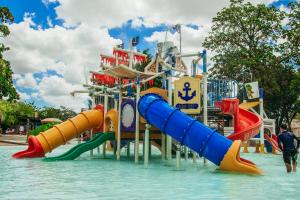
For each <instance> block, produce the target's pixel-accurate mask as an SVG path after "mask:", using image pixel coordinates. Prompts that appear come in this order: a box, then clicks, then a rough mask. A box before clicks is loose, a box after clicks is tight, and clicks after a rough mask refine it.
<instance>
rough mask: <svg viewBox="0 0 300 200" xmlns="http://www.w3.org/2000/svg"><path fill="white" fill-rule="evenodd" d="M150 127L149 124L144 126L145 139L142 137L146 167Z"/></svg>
mask: <svg viewBox="0 0 300 200" xmlns="http://www.w3.org/2000/svg"><path fill="white" fill-rule="evenodd" d="M150 127H151V125H150V124H146V129H145V137H144V140H145V142H144V144H145V145H144V165H145V166H148V164H149V128H150Z"/></svg>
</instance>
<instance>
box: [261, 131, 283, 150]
mask: <svg viewBox="0 0 300 200" xmlns="http://www.w3.org/2000/svg"><path fill="white" fill-rule="evenodd" d="M264 138H265V139H266V140H267V141H268V142H269V143H270V144H271V145H272V148H273V149H275V150H277V151H279V152H280V151H281V149H280V148H279V146H278V142H277V136H276V135H274V134H272V137H270V136H269V135H268V134H264Z"/></svg>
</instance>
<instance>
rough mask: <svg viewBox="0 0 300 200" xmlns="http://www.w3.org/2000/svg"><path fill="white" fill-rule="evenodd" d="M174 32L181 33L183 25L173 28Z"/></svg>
mask: <svg viewBox="0 0 300 200" xmlns="http://www.w3.org/2000/svg"><path fill="white" fill-rule="evenodd" d="M172 28H173V30H175V31H176V32H177V33H180V32H181V25H180V24H176V25H175V26H173V27H172Z"/></svg>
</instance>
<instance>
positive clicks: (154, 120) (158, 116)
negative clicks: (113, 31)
mask: <svg viewBox="0 0 300 200" xmlns="http://www.w3.org/2000/svg"><path fill="white" fill-rule="evenodd" d="M138 108H139V112H140V114H141V116H142V117H144V118H145V119H146V120H147V121H148V123H150V124H151V125H153V126H155V127H157V128H159V129H160V130H161V131H162V132H164V133H166V134H168V135H170V136H171V137H173V138H174V139H175V140H177V141H178V142H180V143H181V144H184V145H186V146H187V147H189V148H190V149H192V150H194V151H195V152H197V153H199V155H200V156H204V157H205V158H207V159H208V160H210V161H211V162H213V163H214V164H216V165H218V166H220V169H222V170H224V171H232V172H240V173H249V174H262V171H261V170H260V169H258V168H257V167H256V165H255V164H254V163H252V162H250V161H248V160H246V159H243V158H240V156H239V151H240V146H241V141H240V140H236V141H232V140H230V139H228V138H226V137H224V136H222V135H221V134H218V133H217V132H216V131H215V130H212V129H210V128H208V127H207V126H205V125H203V124H202V123H200V122H199V121H197V120H196V119H193V118H192V117H190V116H188V115H186V114H185V113H183V112H181V111H180V110H178V109H176V108H173V107H172V106H170V105H169V104H168V103H167V102H166V101H165V100H164V99H162V97H160V96H158V95H156V94H146V95H144V96H142V97H141V98H140V100H139V104H138Z"/></svg>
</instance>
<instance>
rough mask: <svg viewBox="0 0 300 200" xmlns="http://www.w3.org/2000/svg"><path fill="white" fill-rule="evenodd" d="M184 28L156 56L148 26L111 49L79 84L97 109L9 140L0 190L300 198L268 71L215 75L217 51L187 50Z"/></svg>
mask: <svg viewBox="0 0 300 200" xmlns="http://www.w3.org/2000/svg"><path fill="white" fill-rule="evenodd" d="M233 4H234V3H233ZM172 28H174V27H172ZM174 29H175V32H178V33H179V38H178V41H179V42H177V41H174V40H168V34H170V33H172V32H170V28H168V29H167V30H166V31H165V39H164V41H161V42H157V43H155V47H154V48H153V49H154V50H153V54H152V56H151V55H149V54H148V53H147V52H145V51H144V52H142V51H140V50H138V49H137V45H138V44H139V43H140V41H139V40H140V37H139V36H132V37H130V39H129V41H125V42H126V44H128V45H126V46H127V48H125V46H124V43H122V44H119V45H116V46H113V47H112V48H111V49H112V51H111V52H110V54H105V53H102V52H101V53H100V56H99V63H97V66H99V67H97V70H89V71H88V80H87V81H86V83H84V84H82V86H83V87H82V88H83V89H81V88H80V89H73V90H72V91H71V92H70V94H69V95H70V96H72V97H73V98H74V99H76V98H79V96H80V95H82V94H85V95H86V96H87V101H88V105H87V107H86V108H82V110H81V112H80V113H77V114H76V115H75V116H73V117H70V118H67V119H66V120H64V121H61V120H59V119H53V118H51V119H46V120H44V124H38V125H37V124H35V125H34V126H33V127H32V128H31V129H32V130H31V131H30V132H28V133H27V135H26V141H25V142H22V143H16V144H18V146H15V145H12V146H1V148H0V156H1V162H2V164H0V171H1V174H2V180H1V181H0V183H1V189H0V191H1V193H0V199H83V198H86V199H117V198H124V199H242V198H243V199H266V198H272V199H277V198H278V199H279V198H280V199H297V196H299V194H300V193H299V190H298V189H297V188H298V185H299V180H300V175H299V173H296V172H292V173H287V172H286V170H285V165H284V162H283V160H282V155H283V152H282V147H281V146H280V143H279V142H278V141H280V140H279V139H278V133H279V130H281V129H279V126H278V125H279V123H282V124H283V122H284V121H285V122H287V123H288V124H291V122H289V121H288V120H286V119H288V118H284V117H285V116H283V120H282V121H280V120H278V119H277V118H276V119H275V118H273V116H274V113H275V111H274V112H269V107H270V106H269V103H270V100H269V96H268V95H269V91H270V88H269V86H270V85H271V84H266V81H267V80H268V79H267V78H266V79H254V78H253V77H252V76H255V73H254V72H253V73H249V72H248V71H247V69H246V68H245V67H242V68H241V70H242V71H240V74H237V75H236V74H233V75H232V76H222V75H219V76H214V72H213V71H212V68H214V67H213V66H211V65H212V60H209V59H211V57H212V56H211V55H210V53H212V51H209V50H207V49H206V48H203V47H201V46H200V47H199V51H194V52H193V51H189V50H188V51H185V50H186V49H184V48H183V46H182V32H181V30H182V25H180V24H178V25H176V26H175V28H174ZM183 36H184V35H183ZM183 38H184V37H183ZM207 41H208V40H206V41H205V42H206V43H208V42H207ZM123 42H124V41H123ZM205 42H204V43H205ZM224 56H226V55H224ZM214 62H216V60H214ZM241 62H242V61H241ZM225 65H226V64H224V66H225ZM217 68H218V64H216V65H215V69H217ZM295 73H298V74H299V71H298V72H295ZM229 74H230V73H229ZM82 76H83V75H82ZM236 76H241V77H242V78H234V77H236ZM250 76H251V77H250ZM265 76H268V74H265ZM241 80H242V81H241ZM296 84H297V83H296ZM287 98H289V97H287ZM298 99H299V98H298ZM266 105H268V111H267V110H266V107H265V106H266ZM293 109H294V108H293ZM295 109H296V108H295ZM0 111H1V110H0ZM0 114H1V112H0ZM298 115H299V113H298V114H297V113H296V114H295V116H294V117H297V116H298ZM0 119H1V118H0ZM26 120H27V121H28V123H29V121H30V120H31V121H32V122H33V123H36V121H39V120H37V117H32V118H30V119H26ZM26 120H25V121H26ZM23 121H24V120H23ZM279 121H280V122H279ZM289 128H290V127H289ZM290 130H291V131H293V130H294V129H290ZM294 132H295V131H294ZM294 134H295V135H296V137H299V136H298V135H297V134H296V132H295V133H294ZM2 137H3V136H2ZM24 137H25V136H24Z"/></svg>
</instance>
